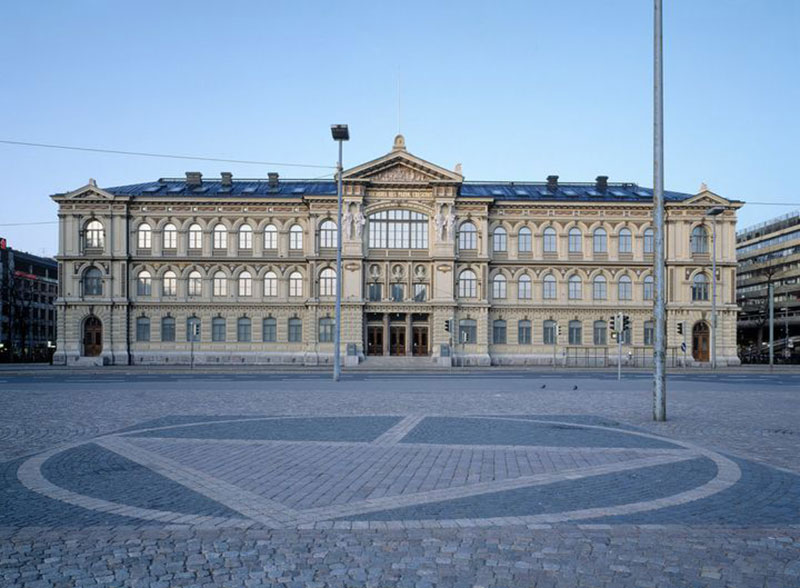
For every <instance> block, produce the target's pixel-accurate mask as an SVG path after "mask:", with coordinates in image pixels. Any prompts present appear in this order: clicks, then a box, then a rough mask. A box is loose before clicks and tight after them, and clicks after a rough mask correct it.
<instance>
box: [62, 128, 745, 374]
mask: <svg viewBox="0 0 800 588" xmlns="http://www.w3.org/2000/svg"><path fill="white" fill-rule="evenodd" d="M343 182H344V216H343V229H342V233H343V234H342V248H343V266H342V267H343V276H342V288H343V290H342V354H343V357H345V359H346V361H347V362H348V363H350V364H352V363H354V362H356V361H364V360H366V361H367V362H369V361H370V359H371V358H373V357H375V356H380V357H383V358H389V359H388V360H387V359H383V360H381V361H383V362H386V361H390V362H391V361H393V360H397V361H400V358H413V357H418V358H420V359H418V360H417V361H419V362H420V363H425V362H436V363H438V364H440V365H442V364H445V365H446V364H449V362H450V361H451V359H452V360H454V361H455V363H456V364H458V365H463V364H465V363H467V364H472V365H489V364H542V365H544V364H551V363H552V362H553V361H554V360H555V361H557V362H558V363H559V364H563V363H567V364H576V365H585V364H588V365H605V364H608V363H614V362H616V357H617V346H616V344H615V342H614V341H612V338H611V334H610V332H609V321H610V317H611V315H613V314H615V313H617V312H620V311H621V312H623V313H624V314H625V315H627V316H628V317H629V319H630V328H629V330H628V331H626V332H625V333H624V334H623V337H622V338H623V342H624V346H623V354H622V356H623V361H625V362H627V363H646V362H648V361H652V340H653V322H652V306H653V302H652V298H653V280H652V275H651V274H652V273H651V266H652V257H653V255H652V251H653V229H652V227H651V222H652V190H650V189H646V188H641V187H639V186H637V185H635V184H632V183H610V182H608V178H607V177H605V176H599V177H598V178H597V180H596V182H592V183H569V184H563V183H559V181H558V177H557V176H549V177H548V178H547V181H546V182H467V181H465V180H464V177H463V175H462V173H461V169H460V166H456V169H455V171H451V170H448V169H445V168H442V167H440V166H438V165H434V164H432V163H430V162H427V161H425V160H423V159H420V158H419V157H416V156H414V155H412V154H411V153H409V152H408V151H407V150H406V146H405V141H404V139H403V137H402V136H398V137H397V138H396V139H395V142H394V146H393V148H392V150H391V151H390V152H389V153H388V154H386V155H384V156H382V157H379V158H377V159H375V160H373V161H369V162H367V163H364V164H361V165H358V166H356V167H353V168H351V169H348V170H346V171H345V172H344V174H343ZM665 198H666V201H667V204H666V208H667V219H668V220H667V222H668V233H667V240H666V244H667V256H668V267H667V277H668V287H667V293H668V309H669V310H668V313H669V327H668V335H669V354H670V361H673V360H675V361H679V360H680V359H681V358H682V357H683V355H682V354H680V344H681V342H682V341H683V338H682V337H679V336H678V335H677V334H676V324H677V322H679V321H684V322H685V325H686V330H687V334H688V343H689V352H688V359H689V361H690V362H691V361H692V357H693V356H694V359H695V360H697V361H699V362H704V361H707V360H708V347H709V321H710V310H711V302H710V290H711V288H710V281H711V270H710V266H711V261H710V246H709V242H710V229H709V226H710V225H709V221H708V219H707V218H706V217H705V216H704V215H705V212H706V210H707V209H708V207H709V206H715V205H721V206H724V207H725V212H724V213H723V214H722V215H720V216H719V217H718V218H717V225H718V228H717V235H718V237H717V240H718V243H717V262H718V263H717V273H718V278H719V288H718V305H717V306H718V310H719V322H718V325H719V326H718V360H719V362H720V363H722V364H724V363H736V362H737V361H738V359H737V356H736V312H737V308H736V303H735V298H734V287H735V272H736V258H735V234H734V232H735V223H736V209H737V208H738V207H739V206H741V203H740V202H734V201H729V200H726V199H724V198H722V197H720V196H718V195H716V194H713V193H712V192H710V191H708V190H707V189H702V190H701V191H700V192H699V193H698V194H682V193H676V192H668V193H666V195H665ZM53 199H54V200H55V201H56V202H57V203H58V205H59V219H60V254H59V257H58V261H59V264H60V266H61V270H62V271H61V272H60V275H61V283H60V293H59V299H58V304H59V309H60V311H61V312H60V313H59V321H60V322H61V324H60V325H59V342H58V354H57V357H56V359H57V361H59V362H61V363H66V364H75V363H81V362H90V363H91V362H102V363H110V364H127V363H135V364H151V363H155V364H164V363H168V364H173V363H188V362H190V361H194V362H198V363H203V364H209V363H210V364H217V363H220V364H221V363H228V364H230V363H233V364H251V363H259V364H267V363H279V364H286V363H288V364H292V363H294V364H300V365H317V364H324V363H327V362H330V361H331V358H332V355H333V350H332V341H333V315H334V312H333V311H334V294H335V287H336V273H335V258H336V244H337V238H338V231H337V226H336V184H335V182H333V181H331V180H286V179H283V178H279V176H278V174H273V173H270V174H269V177H268V178H267V179H265V180H245V179H233V178H232V177H231V174H229V173H223V174H222V176H221V177H220V178H215V179H213V180H210V181H209V180H208V179H206V178H203V177H202V176H201V174H200V173H196V172H190V173H187V174H186V177H185V178H180V179H160V180H158V181H155V182H148V183H143V184H135V185H128V186H121V187H115V188H105V189H102V188H99V187H98V186H97V185H96V183H95V182H94V181H90V183H89V184H88V185H86V186H84V187H82V188H79V189H77V190H75V191H73V192H69V193H65V194H57V195H55V196H53ZM402 361H405V362H409V359H405V360H402ZM412 361H413V360H412ZM373 363H377V360H376V361H373Z"/></svg>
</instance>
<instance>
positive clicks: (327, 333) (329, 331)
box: [319, 317, 334, 343]
mask: <svg viewBox="0 0 800 588" xmlns="http://www.w3.org/2000/svg"><path fill="white" fill-rule="evenodd" d="M333 326H334V322H333V319H332V318H330V317H325V318H321V319H319V342H320V343H333Z"/></svg>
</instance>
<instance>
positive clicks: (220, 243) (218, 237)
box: [214, 223, 228, 249]
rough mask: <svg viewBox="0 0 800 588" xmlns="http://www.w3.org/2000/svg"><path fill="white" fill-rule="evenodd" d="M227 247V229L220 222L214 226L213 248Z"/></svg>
mask: <svg viewBox="0 0 800 588" xmlns="http://www.w3.org/2000/svg"><path fill="white" fill-rule="evenodd" d="M227 248H228V229H226V228H225V225H223V224H222V223H220V224H218V225H217V226H216V227H214V249H227Z"/></svg>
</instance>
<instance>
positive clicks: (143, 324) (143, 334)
mask: <svg viewBox="0 0 800 588" xmlns="http://www.w3.org/2000/svg"><path fill="white" fill-rule="evenodd" d="M136 340H137V341H149V340H150V319H149V318H146V317H143V316H142V317H139V318H137V319H136Z"/></svg>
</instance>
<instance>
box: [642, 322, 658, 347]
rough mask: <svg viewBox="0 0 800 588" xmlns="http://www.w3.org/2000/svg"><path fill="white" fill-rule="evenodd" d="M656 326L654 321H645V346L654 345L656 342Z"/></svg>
mask: <svg viewBox="0 0 800 588" xmlns="http://www.w3.org/2000/svg"><path fill="white" fill-rule="evenodd" d="M655 338H656V337H655V325H654V324H653V321H645V323H644V344H645V345H652V344H653V342H654V341H655Z"/></svg>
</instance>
